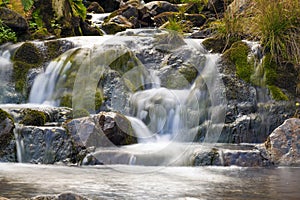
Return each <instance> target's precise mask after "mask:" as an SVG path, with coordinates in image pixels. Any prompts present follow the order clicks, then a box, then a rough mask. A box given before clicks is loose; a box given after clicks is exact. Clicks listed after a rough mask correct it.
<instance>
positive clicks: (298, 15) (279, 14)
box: [251, 0, 300, 64]
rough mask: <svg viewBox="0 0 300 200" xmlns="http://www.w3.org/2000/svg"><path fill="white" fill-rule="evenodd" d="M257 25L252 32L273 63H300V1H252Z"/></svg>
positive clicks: (252, 26)
mask: <svg viewBox="0 0 300 200" xmlns="http://www.w3.org/2000/svg"><path fill="white" fill-rule="evenodd" d="M253 1H254V3H255V4H254V9H253V10H254V15H255V17H254V23H252V24H251V31H252V32H253V34H255V36H257V38H259V39H260V41H261V44H262V46H263V47H264V50H265V52H267V53H270V54H271V56H272V60H274V61H275V62H276V63H278V64H281V63H284V62H292V63H299V59H300V49H299V48H300V3H299V0H277V1H274V0H253Z"/></svg>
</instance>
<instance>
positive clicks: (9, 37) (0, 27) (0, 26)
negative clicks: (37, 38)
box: [0, 20, 17, 44]
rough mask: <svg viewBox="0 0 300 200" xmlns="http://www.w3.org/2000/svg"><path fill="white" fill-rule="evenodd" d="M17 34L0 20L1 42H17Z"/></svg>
mask: <svg viewBox="0 0 300 200" xmlns="http://www.w3.org/2000/svg"><path fill="white" fill-rule="evenodd" d="M16 41H17V36H16V33H15V32H14V31H12V30H11V29H10V28H9V27H8V26H6V25H5V24H4V23H3V22H2V21H1V20H0V44H3V43H5V42H16Z"/></svg>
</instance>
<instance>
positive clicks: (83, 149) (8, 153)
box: [0, 106, 300, 167]
mask: <svg viewBox="0 0 300 200" xmlns="http://www.w3.org/2000/svg"><path fill="white" fill-rule="evenodd" d="M0 111H1V115H0V144H1V146H0V147H1V149H0V161H1V162H17V158H18V159H19V161H20V159H22V161H23V162H28V163H40V164H54V163H65V164H79V165H80V164H82V162H84V163H83V164H90V165H95V164H111V163H114V162H112V161H111V160H109V159H115V158H116V156H109V157H107V156H106V157H105V160H104V161H97V156H94V157H95V158H96V160H95V159H93V158H91V156H93V155H98V156H99V155H102V154H103V155H104V154H105V155H106V154H107V152H104V151H103V152H101V148H104V149H105V148H111V147H117V148H118V147H120V146H124V145H130V144H135V143H137V136H135V134H134V131H133V128H132V126H131V123H130V121H129V120H128V119H127V118H126V117H125V116H124V115H121V114H118V113H115V112H100V113H98V114H95V115H90V116H87V117H82V118H77V119H72V109H70V108H62V107H61V108H54V107H43V108H35V107H32V108H30V109H29V108H28V106H27V107H21V106H17V107H13V106H11V107H3V109H0ZM29 111H37V113H35V115H36V116H32V115H30V113H31V112H29ZM41 116H44V119H43V120H42V122H41V121H40V118H41ZM35 117H37V118H39V120H37V119H36V118H35ZM26 118H29V119H27V121H26V120H25V119H26ZM25 121H26V123H25ZM39 123H41V124H39ZM18 143H19V147H18V149H19V151H18V153H17V151H16V149H17V148H16V147H17V145H18ZM20 144H22V145H20ZM197 145H198V144H197ZM204 146H205V145H204ZM99 148H100V152H99ZM96 149H97V151H96ZM111 152H113V151H111ZM111 152H109V153H110V154H111ZM17 154H18V155H17ZM117 154H118V155H117V157H118V156H119V157H120V158H126V159H125V160H126V162H125V163H122V162H121V161H120V162H121V164H129V163H131V161H130V160H131V158H132V155H129V154H128V155H127V154H126V155H125V154H124V155H120V152H119V151H118V152H117ZM189 156H190V158H189V161H190V162H189V164H190V165H194V166H206V165H217V166H230V165H236V166H242V167H262V166H278V165H299V163H300V119H297V118H290V119H288V120H286V121H285V122H284V123H283V124H282V125H281V126H279V127H278V128H276V129H275V130H274V131H273V132H272V133H271V134H270V136H269V137H268V139H267V141H266V142H265V143H263V144H215V145H211V146H210V147H208V148H198V149H197V148H195V149H194V150H193V153H192V154H189ZM100 157H101V156H100ZM107 159H108V160H107ZM118 163H119V161H118ZM119 164H120V163H119ZM137 164H138V163H137Z"/></svg>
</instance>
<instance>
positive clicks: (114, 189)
mask: <svg viewBox="0 0 300 200" xmlns="http://www.w3.org/2000/svg"><path fill="white" fill-rule="evenodd" d="M150 169H151V170H150ZM149 171H151V172H149ZM299 184H300V168H290V167H283V168H271V169H267V168H240V167H142V166H127V165H124V166H123V165H113V166H97V167H65V166H49V165H26V164H9V163H0V195H1V196H3V197H7V198H11V199H24V198H29V197H33V196H36V195H41V194H51V195H53V194H59V193H62V192H75V193H78V194H81V195H83V196H85V197H88V198H91V199H247V200H250V199H251V200H254V199H255V200H256V199H289V200H293V199H299V197H300V190H299Z"/></svg>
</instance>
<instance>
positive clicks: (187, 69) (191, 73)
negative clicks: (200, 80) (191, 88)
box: [179, 66, 198, 83]
mask: <svg viewBox="0 0 300 200" xmlns="http://www.w3.org/2000/svg"><path fill="white" fill-rule="evenodd" d="M179 73H180V74H182V75H183V76H184V78H185V79H186V80H187V81H188V82H189V83H193V82H194V80H195V79H196V78H197V76H198V70H197V69H196V68H195V67H193V66H182V67H180V68H179Z"/></svg>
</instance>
